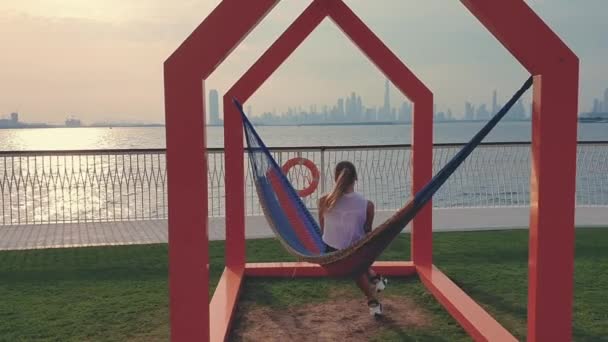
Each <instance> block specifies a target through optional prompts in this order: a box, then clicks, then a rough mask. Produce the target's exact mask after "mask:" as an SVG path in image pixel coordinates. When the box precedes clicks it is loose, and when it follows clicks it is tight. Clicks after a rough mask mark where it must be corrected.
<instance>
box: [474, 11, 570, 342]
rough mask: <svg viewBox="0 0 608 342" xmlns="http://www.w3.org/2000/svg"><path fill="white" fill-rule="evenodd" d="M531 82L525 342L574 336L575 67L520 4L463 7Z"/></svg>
mask: <svg viewBox="0 0 608 342" xmlns="http://www.w3.org/2000/svg"><path fill="white" fill-rule="evenodd" d="M462 2H463V3H464V5H465V6H466V7H467V8H468V9H469V10H470V11H471V13H473V15H475V16H476V17H477V18H478V19H479V21H480V22H481V23H482V24H483V25H484V26H485V27H486V28H487V29H488V30H489V31H490V32H491V33H492V34H493V35H494V36H495V37H496V38H497V39H498V40H499V41H500V42H501V43H502V44H503V45H504V46H505V47H506V48H507V50H509V52H511V54H513V56H514V57H515V58H516V59H517V60H518V61H519V62H520V63H521V64H522V65H523V66H524V67H525V68H526V69H527V70H528V71H529V72H530V73H531V74H532V75H534V87H533V90H534V94H533V97H534V99H533V113H532V179H531V182H530V183H531V186H530V195H531V196H530V239H529V245H530V246H529V248H530V252H529V256H528V258H529V261H528V266H529V271H528V272H529V275H528V277H529V279H528V340H529V341H569V340H570V339H571V336H572V301H573V286H574V280H573V272H574V205H575V176H576V133H577V111H578V76H579V61H578V58H577V57H576V55H575V54H574V53H573V52H572V51H571V50H570V49H569V48H568V47H567V46H566V44H564V43H563V42H562V41H561V40H560V39H559V37H558V36H557V35H556V34H555V33H553V31H551V29H550V28H549V27H548V26H547V25H546V24H545V23H544V22H543V21H542V19H541V18H540V17H538V16H537V15H536V13H534V11H533V10H532V9H531V8H530V7H529V6H528V5H527V4H526V3H525V2H524V1H521V0H503V1H487V0H462Z"/></svg>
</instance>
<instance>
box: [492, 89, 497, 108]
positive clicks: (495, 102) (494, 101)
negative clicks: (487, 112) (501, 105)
mask: <svg viewBox="0 0 608 342" xmlns="http://www.w3.org/2000/svg"><path fill="white" fill-rule="evenodd" d="M497 97H498V96H497V94H496V90H494V93H493V94H492V114H496V112H498V98H497Z"/></svg>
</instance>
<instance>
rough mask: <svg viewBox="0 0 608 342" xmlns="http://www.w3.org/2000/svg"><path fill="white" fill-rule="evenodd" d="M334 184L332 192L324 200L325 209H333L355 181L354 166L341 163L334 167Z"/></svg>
mask: <svg viewBox="0 0 608 342" xmlns="http://www.w3.org/2000/svg"><path fill="white" fill-rule="evenodd" d="M334 177H335V180H336V184H335V185H334V188H333V190H332V191H331V192H330V193H329V195H327V197H326V198H325V205H326V206H327V209H331V208H333V207H334V206H335V205H336V203H338V200H339V199H340V198H341V197H342V196H343V195H344V193H345V192H346V190H348V188H349V187H350V186H351V185H353V183H355V181H356V180H357V170H356V169H355V165H353V163H351V162H349V161H341V162H339V163H338V165H336V170H335V174H334Z"/></svg>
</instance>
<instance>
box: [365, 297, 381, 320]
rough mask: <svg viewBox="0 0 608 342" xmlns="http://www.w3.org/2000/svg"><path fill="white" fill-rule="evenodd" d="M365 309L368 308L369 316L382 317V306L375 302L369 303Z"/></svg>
mask: <svg viewBox="0 0 608 342" xmlns="http://www.w3.org/2000/svg"><path fill="white" fill-rule="evenodd" d="M367 307H368V308H369V314H370V315H372V316H374V317H378V316H382V304H380V302H378V301H377V300H373V301H369V302H368V303H367Z"/></svg>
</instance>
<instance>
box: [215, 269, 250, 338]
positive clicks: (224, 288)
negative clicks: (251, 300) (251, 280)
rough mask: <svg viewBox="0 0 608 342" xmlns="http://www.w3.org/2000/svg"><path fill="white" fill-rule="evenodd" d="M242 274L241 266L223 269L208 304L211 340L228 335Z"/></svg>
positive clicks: (239, 290)
mask: <svg viewBox="0 0 608 342" xmlns="http://www.w3.org/2000/svg"><path fill="white" fill-rule="evenodd" d="M244 276H245V272H244V268H243V267H226V268H225V269H224V272H223V273H222V277H221V278H220V280H219V282H218V283H217V287H216V288H215V292H214V293H213V298H212V299H211V304H210V305H209V306H210V308H211V312H213V314H212V315H210V317H209V319H210V322H209V323H210V324H209V328H210V337H211V341H224V340H225V339H226V337H227V336H229V335H230V328H231V325H232V318H233V316H234V310H235V308H236V306H237V302H238V300H239V294H240V292H241V286H242V284H243V278H244Z"/></svg>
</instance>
